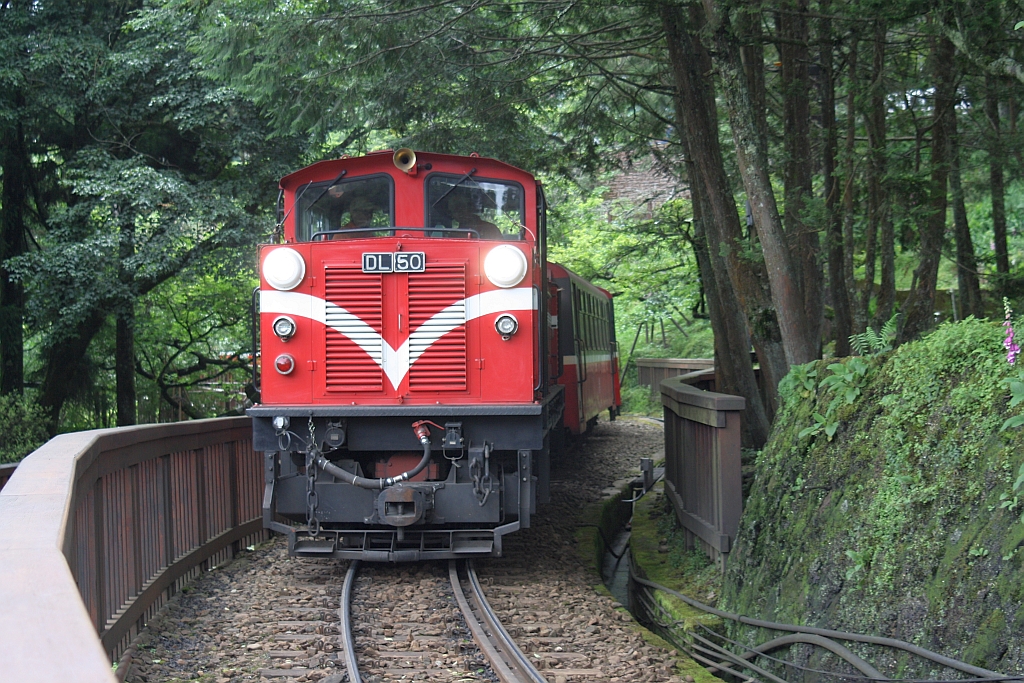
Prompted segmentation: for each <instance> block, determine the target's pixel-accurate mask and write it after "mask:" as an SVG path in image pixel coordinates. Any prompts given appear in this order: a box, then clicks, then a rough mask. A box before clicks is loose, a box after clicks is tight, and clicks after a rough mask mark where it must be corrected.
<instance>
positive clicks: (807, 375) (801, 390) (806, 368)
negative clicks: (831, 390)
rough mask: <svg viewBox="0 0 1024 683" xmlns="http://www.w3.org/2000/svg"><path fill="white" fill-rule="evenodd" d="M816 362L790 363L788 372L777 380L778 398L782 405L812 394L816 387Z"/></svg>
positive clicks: (798, 400) (806, 397) (801, 399)
mask: <svg viewBox="0 0 1024 683" xmlns="http://www.w3.org/2000/svg"><path fill="white" fill-rule="evenodd" d="M817 365H818V364H817V363H816V362H813V363H804V364H803V365H791V366H790V367H789V372H788V373H786V376H785V377H783V378H782V381H781V382H779V398H780V399H782V403H783V405H788V404H791V403H793V402H800V401H803V400H805V399H808V398H810V397H811V396H814V394H815V392H816V391H817V389H818V379H817V378H818V368H817Z"/></svg>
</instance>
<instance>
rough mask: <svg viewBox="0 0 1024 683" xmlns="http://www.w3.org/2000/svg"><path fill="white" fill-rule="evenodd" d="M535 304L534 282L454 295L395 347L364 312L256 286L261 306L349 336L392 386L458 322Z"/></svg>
mask: <svg viewBox="0 0 1024 683" xmlns="http://www.w3.org/2000/svg"><path fill="white" fill-rule="evenodd" d="M536 308H537V302H536V300H535V298H534V295H533V288H532V287H517V288H515V289H501V290H496V291H491V292H483V293H482V294H474V295H473V296H471V297H467V298H465V299H461V300H459V301H456V302H455V303H453V304H452V305H450V306H448V307H447V308H445V309H444V310H442V311H438V312H437V313H435V314H434V315H433V316H432V317H431V318H430V320H427V321H426V322H424V323H423V324H422V325H420V326H419V327H417V328H416V329H415V330H413V332H412V334H410V335H409V337H408V338H407V339H406V340H405V341H404V342H402V344H401V345H400V346H399V347H398V348H397V349H393V348H391V345H390V344H388V343H387V342H386V341H384V340H383V339H382V338H381V336H380V335H379V334H377V331H376V330H374V329H373V328H372V327H370V326H369V325H367V324H366V323H365V322H364V321H363V320H362V318H360V317H359V316H357V315H354V314H353V313H350V312H348V311H346V310H345V309H344V308H342V307H341V306H337V305H335V304H332V303H331V302H330V301H324V300H323V299H321V298H319V297H315V296H310V295H309V294H302V293H299V292H278V291H276V290H262V291H260V312H261V313H276V314H279V315H293V316H295V317H297V318H307V319H309V320H314V321H316V322H318V323H320V324H321V325H325V326H327V327H330V328H331V329H332V330H334V331H335V332H337V333H338V334H341V335H342V336H344V337H346V338H348V339H350V340H351V341H352V342H353V343H354V344H355V345H356V346H358V347H359V348H361V349H362V350H363V351H365V352H366V355H368V356H369V357H370V359H371V360H373V362H374V363H376V364H377V365H379V366H380V368H381V369H382V370H383V371H384V374H385V375H387V376H388V381H389V382H391V386H392V387H394V388H395V389H397V388H398V385H399V384H401V383H402V380H403V379H405V375H406V374H407V373H408V372H409V367H410V366H411V365H412V364H413V363H415V362H416V361H417V360H419V358H420V356H422V355H423V354H424V353H426V351H427V349H429V348H430V347H431V346H432V345H433V344H434V342H436V341H437V340H438V339H440V338H441V337H443V336H444V335H446V334H448V333H449V332H451V331H452V330H454V329H455V328H456V327H458V326H459V325H462V324H464V323H467V322H469V321H470V320H475V319H476V318H479V317H480V316H484V315H489V314H491V313H498V312H499V311H531V310H535V309H536Z"/></svg>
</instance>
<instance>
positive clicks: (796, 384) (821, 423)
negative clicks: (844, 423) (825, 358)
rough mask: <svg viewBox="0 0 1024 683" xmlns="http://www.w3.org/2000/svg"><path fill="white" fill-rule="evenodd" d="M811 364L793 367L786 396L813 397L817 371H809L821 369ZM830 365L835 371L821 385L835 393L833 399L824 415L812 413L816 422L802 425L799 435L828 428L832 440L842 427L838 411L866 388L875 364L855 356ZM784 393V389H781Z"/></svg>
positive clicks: (802, 437)
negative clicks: (812, 387)
mask: <svg viewBox="0 0 1024 683" xmlns="http://www.w3.org/2000/svg"><path fill="white" fill-rule="evenodd" d="M810 365H812V364H807V365H803V366H795V368H794V369H796V372H795V374H794V370H790V373H789V374H788V375H787V378H790V379H788V380H785V381H784V383H785V385H786V387H785V392H786V394H785V395H786V396H788V397H792V396H793V395H794V394H796V395H797V396H799V397H800V398H809V397H810V396H811V395H812V390H811V385H813V377H814V375H811V374H809V373H811V372H814V373H815V374H817V373H816V371H815V370H811V369H810V368H809V366H810ZM827 369H828V370H830V371H831V372H832V374H831V375H827V376H826V377H825V378H824V379H822V380H821V382H820V383H819V384H818V387H824V388H825V389H827V390H828V392H830V393H831V394H832V395H833V398H832V400H831V401H830V402H829V404H828V409H827V410H826V411H825V414H824V415H822V414H821V413H817V412H816V413H813V414H812V415H811V417H812V418H813V419H814V424H812V425H811V426H809V427H806V428H804V429H802V430H801V431H800V433H799V434H797V437H798V438H800V439H804V438H807V437H809V436H817V435H818V434H819V433H821V432H824V433H825V436H826V437H828V440H829V441H831V440H832V438H833V437H834V436H835V434H836V431H837V430H838V429H839V419H838V417H837V416H836V413H837V411H838V410H839V408H840V407H842V406H844V405H847V406H848V405H852V404H853V402H854V401H856V400H857V398H858V397H859V396H860V395H861V392H862V390H863V389H864V387H865V386H866V385H867V381H868V371H869V370H870V369H871V368H870V366H869V365H868V364H867V363H865V362H864V361H863V360H862V359H860V358H858V357H856V356H853V357H851V358H848V359H846V361H844V362H842V363H831V364H829V366H828V368H827ZM782 384H783V382H780V387H781V385H782ZM781 393H782V390H781V389H780V394H781Z"/></svg>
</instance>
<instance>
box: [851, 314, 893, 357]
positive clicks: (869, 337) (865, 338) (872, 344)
mask: <svg viewBox="0 0 1024 683" xmlns="http://www.w3.org/2000/svg"><path fill="white" fill-rule="evenodd" d="M899 318H900V314H899V313H893V315H892V317H891V318H889V320H887V321H886V323H885V324H884V325H882V329H881V330H879V331H877V332H876V331H875V329H874V328H873V327H869V328H867V329H866V330H864V332H862V333H860V334H851V335H850V346H851V347H853V351H854V353H856V354H857V355H858V356H874V355H877V354H879V353H885V352H886V351H892V345H893V342H895V341H896V325H897V323H898V322H899Z"/></svg>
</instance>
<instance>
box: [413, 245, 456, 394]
mask: <svg viewBox="0 0 1024 683" xmlns="http://www.w3.org/2000/svg"><path fill="white" fill-rule="evenodd" d="M465 298H466V266H465V264H463V263H459V264H449V265H440V264H431V265H430V266H428V268H427V271H426V272H423V273H410V274H409V322H410V329H412V330H413V333H412V334H411V335H410V337H409V360H410V361H411V362H412V366H411V367H410V368H409V388H410V389H411V390H419V391H464V390H465V389H466V302H465Z"/></svg>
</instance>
